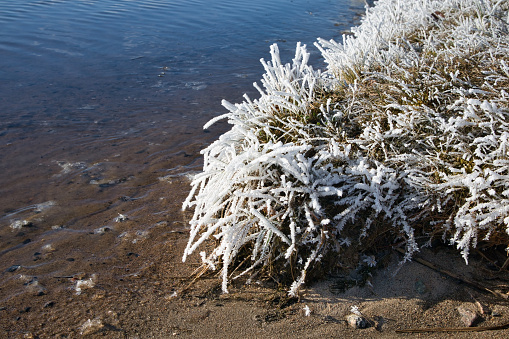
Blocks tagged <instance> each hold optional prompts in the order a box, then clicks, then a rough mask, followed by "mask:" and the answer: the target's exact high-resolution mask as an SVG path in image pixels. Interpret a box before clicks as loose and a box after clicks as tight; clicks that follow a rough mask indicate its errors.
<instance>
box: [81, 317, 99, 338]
mask: <svg viewBox="0 0 509 339" xmlns="http://www.w3.org/2000/svg"><path fill="white" fill-rule="evenodd" d="M102 329H104V323H103V322H102V320H101V319H99V318H95V319H93V320H90V319H88V320H87V321H85V322H84V323H83V325H81V327H80V333H81V335H87V334H92V333H95V332H98V331H101V330H102Z"/></svg>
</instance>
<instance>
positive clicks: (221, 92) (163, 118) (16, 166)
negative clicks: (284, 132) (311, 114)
mask: <svg viewBox="0 0 509 339" xmlns="http://www.w3.org/2000/svg"><path fill="white" fill-rule="evenodd" d="M363 8H364V1H360V0H335V1H334V0H313V1H311V0H309V1H306V0H281V1H274V0H251V1H233V0H214V1H213V0H192V1H189V0H186V1H184V0H173V1H171V0H167V1H164V0H152V1H142V0H97V1H94V0H74V1H70V0H42V1H35V0H25V1H19V0H3V1H1V2H0V173H1V175H0V207H1V209H0V272H1V273H0V303H2V302H11V301H13V300H17V299H16V298H17V296H19V295H21V294H22V292H19V291H21V290H23V288H24V287H22V286H25V287H26V282H24V283H21V282H20V281H19V280H17V279H18V278H16V277H18V276H17V275H16V274H18V273H20V274H22V275H23V276H25V277H35V276H37V279H38V281H43V282H42V283H41V284H42V285H44V286H47V287H45V288H46V289H49V288H50V287H48V286H53V285H51V284H53V283H51V282H50V281H52V280H51V279H50V277H56V276H73V275H74V274H76V273H77V272H85V274H92V273H93V272H94V273H97V272H99V273H98V274H99V276H101V274H102V277H104V276H108V274H110V276H115V277H118V276H121V274H119V273H118V272H117V273H115V272H113V271H111V272H110V271H108V270H105V269H104V268H102V269H101V268H99V267H95V265H96V264H98V263H99V262H100V263H109V264H110V267H111V265H113V266H115V267H117V268H118V269H122V270H125V269H126V267H128V266H129V265H134V264H132V263H131V262H130V261H129V262H127V263H126V262H125V261H122V260H123V259H122V260H121V259H119V258H120V257H122V256H125V255H127V254H129V253H136V254H137V256H138V255H141V254H142V253H145V254H147V253H152V252H150V251H151V250H153V248H154V246H155V245H154V244H158V245H159V246H163V245H164V246H166V244H167V242H171V241H170V240H168V237H170V238H171V236H170V235H169V234H173V233H172V232H180V231H179V230H182V232H185V216H182V214H181V212H180V211H179V209H180V206H181V203H182V201H183V199H184V198H185V196H186V193H187V186H188V183H187V181H186V180H187V179H186V176H185V175H186V174H188V173H191V172H193V171H198V170H199V169H200V165H201V158H200V155H199V150H200V149H202V148H203V147H205V146H206V145H207V144H209V143H210V142H211V141H213V140H214V139H215V138H217V136H218V135H219V134H221V133H223V132H224V131H226V129H227V128H228V126H227V125H226V123H224V122H223V123H219V124H217V125H215V126H213V127H212V128H211V129H210V131H203V130H202V128H201V127H202V126H203V124H204V123H205V122H207V121H208V120H209V119H210V118H212V117H214V116H217V115H219V114H222V113H224V112H225V110H224V109H223V108H222V107H221V106H220V102H221V99H227V100H229V101H231V102H239V101H241V100H242V99H241V96H242V94H243V93H248V94H249V95H251V96H252V97H256V96H257V95H256V93H255V91H254V90H253V87H252V83H253V82H254V81H258V80H259V79H260V78H261V75H262V72H263V69H262V67H261V65H260V63H259V59H260V58H262V57H264V58H266V59H268V58H269V46H270V44H272V43H278V44H279V48H280V50H281V54H282V59H283V60H287V61H290V60H291V58H292V57H293V53H294V48H295V45H296V43H297V41H301V42H303V43H305V44H307V45H308V47H309V48H310V50H311V51H312V61H313V63H315V64H316V65H317V67H323V64H322V63H321V61H320V59H319V53H318V51H317V50H316V49H314V47H312V44H313V42H314V41H316V38H317V37H319V36H320V37H323V38H335V39H339V38H340V36H341V34H342V32H343V31H345V30H348V29H349V28H350V27H351V26H352V25H354V24H355V20H356V18H358V17H359V15H360V14H362V13H363V12H364V9H363ZM119 214H122V215H125V216H127V219H126V220H123V221H118V219H115V218H116V217H118V216H119ZM161 234H163V235H164V234H165V236H166V238H164V237H163V238H161ZM181 238H182V237H181ZM181 238H179V239H178V241H180V242H182V241H185V239H181ZM184 238H185V237H184ZM174 240H175V239H174ZM142 244H146V245H142ZM126 253H127V254H126ZM154 255H155V254H154ZM179 255H180V253H174V256H179ZM137 256H136V258H137ZM128 257H129V260H131V259H132V258H134V256H133V255H129V256H128ZM154 260H157V258H156V259H154ZM84 263H86V265H85V264H84ZM101 265H103V264H101ZM146 265H147V260H146V259H145V260H144V261H143V260H140V261H139V263H138V264H136V265H135V266H136V268H135V269H133V270H135V271H136V270H138V271H139V270H140V269H141V268H142V267H145V266H146ZM18 266H19V268H18ZM90 266H93V267H94V269H90ZM13 267H14V268H16V270H15V271H12V270H14V268H13ZM85 267H87V269H85ZM103 267H105V266H103ZM129 267H130V266H129ZM6 270H7V271H6ZM101 270H102V271H101ZM11 271H12V272H11ZM106 271H107V272H106ZM131 271H132V270H131ZM108 272H109V273H108ZM44 279H46V280H47V281H46V282H44ZM64 285H65V284H64ZM55 288H56V287H55ZM66 288H67V289H68V288H69V286H66V287H62V289H63V290H65V289H66ZM57 289H58V288H57ZM20 293H21V294H20ZM0 306H1V305H0Z"/></svg>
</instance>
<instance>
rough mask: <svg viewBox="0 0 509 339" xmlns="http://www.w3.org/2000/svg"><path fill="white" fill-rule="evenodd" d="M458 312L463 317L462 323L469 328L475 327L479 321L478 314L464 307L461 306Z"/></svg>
mask: <svg viewBox="0 0 509 339" xmlns="http://www.w3.org/2000/svg"><path fill="white" fill-rule="evenodd" d="M457 310H458V313H459V314H460V316H461V322H462V323H463V325H465V326H467V327H471V326H473V325H474V324H475V323H476V322H477V321H478V320H479V315H478V314H477V312H474V311H472V310H469V309H468V308H466V307H464V306H459V307H458V308H457Z"/></svg>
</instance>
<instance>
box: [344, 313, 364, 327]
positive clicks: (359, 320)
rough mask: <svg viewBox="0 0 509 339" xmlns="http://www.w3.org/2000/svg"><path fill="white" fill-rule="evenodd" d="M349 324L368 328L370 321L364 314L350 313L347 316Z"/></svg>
mask: <svg viewBox="0 0 509 339" xmlns="http://www.w3.org/2000/svg"><path fill="white" fill-rule="evenodd" d="M346 321H347V322H348V325H350V327H352V328H366V327H368V321H367V320H366V318H364V317H363V316H360V315H357V314H353V313H352V314H349V315H347V316H346Z"/></svg>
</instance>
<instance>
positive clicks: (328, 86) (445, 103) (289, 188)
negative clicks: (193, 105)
mask: <svg viewBox="0 0 509 339" xmlns="http://www.w3.org/2000/svg"><path fill="white" fill-rule="evenodd" d="M508 9H509V3H508V2H506V1H495V0H440V1H436V0H426V1H422V0H419V1H417V0H410V1H397V0H380V1H378V2H377V3H376V5H375V6H374V7H372V8H368V9H367V10H366V15H365V17H364V19H363V21H362V23H361V25H360V26H358V27H357V28H354V29H352V31H353V33H354V34H353V35H352V36H345V37H344V38H343V42H342V43H337V42H334V41H325V40H322V39H319V40H318V43H317V44H316V46H317V47H318V48H319V49H320V50H321V52H322V54H323V56H324V58H325V60H326V62H327V63H328V69H327V71H325V72H320V71H317V70H314V69H313V68H312V67H311V66H310V65H308V57H309V54H308V53H307V50H306V46H301V45H300V44H299V45H298V46H297V49H296V55H295V58H294V59H293V61H292V63H291V64H283V63H282V62H281V60H280V57H279V52H278V49H277V46H276V45H273V46H271V56H272V60H271V61H269V62H265V61H264V60H262V64H263V66H264V68H265V71H266V73H265V75H264V76H263V79H262V85H263V89H262V88H260V87H258V85H255V86H256V88H257V89H258V91H259V92H260V98H259V99H256V100H251V99H250V98H248V97H247V96H245V101H244V102H242V103H240V104H235V105H233V104H230V103H228V102H226V101H224V102H223V105H224V106H225V107H226V108H227V109H228V110H229V113H227V114H225V115H223V116H220V117H218V118H216V119H214V120H212V121H211V122H209V124H208V125H207V126H205V127H208V126H209V125H210V124H212V123H214V122H215V121H217V120H218V119H224V118H227V119H228V121H229V123H230V124H231V125H232V129H231V130H230V131H228V132H226V133H225V134H223V135H222V136H221V137H220V138H219V139H218V140H217V141H215V142H214V143H213V144H212V145H210V146H209V147H207V148H206V149H205V150H203V151H202V153H203V155H204V168H203V172H201V173H199V174H197V175H196V176H195V177H194V179H193V181H192V190H191V193H190V194H189V197H188V199H187V200H186V201H185V203H184V208H188V207H191V208H194V215H193V217H192V220H191V221H190V225H191V233H190V239H189V242H188V246H187V248H186V250H185V253H184V260H185V258H186V257H187V256H188V255H189V254H191V253H192V252H194V251H195V250H197V249H198V247H200V246H201V245H202V244H203V243H204V242H205V241H207V240H210V239H212V240H214V241H215V243H214V247H213V249H212V251H211V252H210V253H205V252H201V256H202V259H203V262H204V263H205V264H206V265H208V266H209V267H210V268H211V269H216V268H218V267H220V268H221V273H222V278H223V291H225V292H226V291H227V286H228V285H227V284H228V281H229V280H230V279H235V278H237V277H241V276H247V277H249V276H252V274H253V273H255V272H256V271H260V270H265V271H267V272H268V271H270V270H271V269H272V270H274V269H277V271H278V272H285V273H286V274H287V276H288V277H290V278H291V279H292V281H293V283H292V284H291V287H290V291H289V292H290V294H291V295H295V294H296V293H297V291H298V289H299V287H300V286H301V285H302V284H303V283H304V282H305V281H306V277H307V275H308V274H309V272H310V271H311V268H313V267H317V266H321V268H322V269H325V270H327V269H328V268H331V267H332V265H340V266H341V265H344V266H347V265H348V262H349V261H350V262H351V261H352V260H354V259H355V260H358V261H359V260H361V261H362V260H364V263H365V264H368V265H369V266H374V265H376V261H375V260H374V259H373V257H372V256H369V252H370V251H372V250H374V249H376V246H379V244H380V242H384V243H385V244H386V245H390V244H394V243H400V244H404V246H405V248H406V256H405V259H409V258H411V256H412V254H413V253H415V252H416V251H418V250H419V244H418V243H417V240H416V238H417V237H418V236H419V237H425V238H426V239H427V240H428V242H431V240H432V239H436V238H441V239H443V240H444V241H446V242H450V243H451V244H455V245H456V247H457V248H458V249H459V250H460V251H461V253H462V255H463V256H464V258H465V260H468V254H469V250H470V249H471V248H475V247H476V246H477V245H478V243H479V242H481V241H483V242H488V243H489V244H490V245H505V246H507V245H509V157H508V151H509V128H508V127H509V122H508V117H509V103H508V100H509V94H508V92H509V35H508V30H509V22H508V21H509V16H508V15H509V14H508ZM421 245H422V244H421ZM238 262H241V263H242V264H241V265H238ZM234 263H235V265H234ZM320 264H321V265H320ZM237 268H240V269H239V270H238V271H237Z"/></svg>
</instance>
